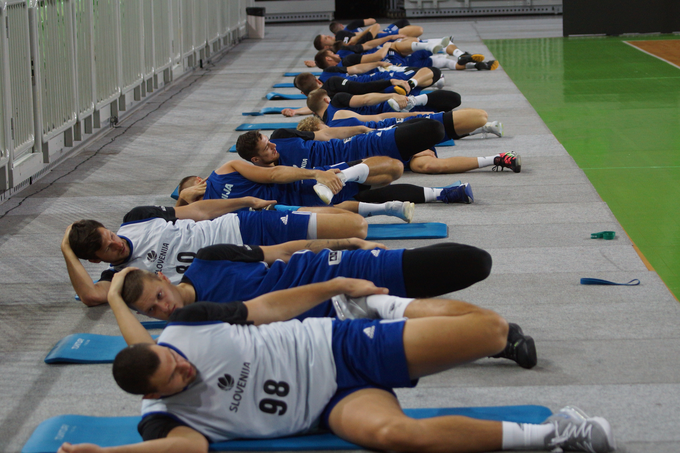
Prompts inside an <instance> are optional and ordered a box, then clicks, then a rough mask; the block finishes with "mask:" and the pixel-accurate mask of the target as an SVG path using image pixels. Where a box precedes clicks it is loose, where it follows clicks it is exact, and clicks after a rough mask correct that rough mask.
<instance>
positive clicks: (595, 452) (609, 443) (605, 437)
mask: <svg viewBox="0 0 680 453" xmlns="http://www.w3.org/2000/svg"><path fill="white" fill-rule="evenodd" d="M543 424H544V425H545V424H551V425H553V426H554V427H555V429H554V431H553V432H552V433H551V434H549V435H548V436H546V438H545V448H546V449H548V450H550V451H554V452H558V451H559V452H561V451H564V450H571V451H574V450H576V451H587V452H590V453H608V452H610V451H614V450H616V442H615V441H614V436H613V434H612V429H611V426H610V425H609V422H608V421H607V420H605V419H604V418H602V417H592V418H591V417H588V415H586V414H585V413H584V412H583V411H582V410H580V409H578V408H576V407H573V406H572V407H570V406H567V407H565V408H563V409H561V410H560V411H558V412H555V413H554V414H553V415H551V416H550V417H548V418H547V419H546V420H545V421H544V422H543Z"/></svg>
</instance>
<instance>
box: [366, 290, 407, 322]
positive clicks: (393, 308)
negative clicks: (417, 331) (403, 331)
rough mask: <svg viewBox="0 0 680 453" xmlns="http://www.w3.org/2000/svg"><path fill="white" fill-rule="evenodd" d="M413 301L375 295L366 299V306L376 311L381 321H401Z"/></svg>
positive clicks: (386, 295) (387, 295) (385, 295)
mask: <svg viewBox="0 0 680 453" xmlns="http://www.w3.org/2000/svg"><path fill="white" fill-rule="evenodd" d="M414 300H415V299H407V298H405V297H397V296H391V295H389V294H376V295H373V296H368V297H366V305H368V307H369V308H372V309H373V310H375V311H377V312H378V315H379V316H380V317H381V318H382V319H401V318H403V317H404V311H406V307H407V306H408V304H410V303H411V302H413V301H414Z"/></svg>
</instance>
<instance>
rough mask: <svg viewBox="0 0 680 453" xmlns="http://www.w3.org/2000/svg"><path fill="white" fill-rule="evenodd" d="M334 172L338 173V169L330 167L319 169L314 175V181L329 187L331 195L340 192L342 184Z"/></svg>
mask: <svg viewBox="0 0 680 453" xmlns="http://www.w3.org/2000/svg"><path fill="white" fill-rule="evenodd" d="M336 173H340V170H338V169H337V168H331V169H330V170H326V171H319V172H317V175H316V182H318V183H319V184H323V185H324V186H326V187H328V188H329V189H331V191H332V192H333V195H336V194H337V193H338V192H340V191H341V190H342V186H343V184H342V181H341V180H340V178H338V177H337V175H336Z"/></svg>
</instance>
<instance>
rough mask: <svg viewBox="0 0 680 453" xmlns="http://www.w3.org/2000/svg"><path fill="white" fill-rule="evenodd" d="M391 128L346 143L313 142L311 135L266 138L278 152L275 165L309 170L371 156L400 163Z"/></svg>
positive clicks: (284, 132)
mask: <svg viewBox="0 0 680 453" xmlns="http://www.w3.org/2000/svg"><path fill="white" fill-rule="evenodd" d="M394 133H395V130H394V129H392V128H389V129H385V130H380V131H371V132H368V133H366V134H359V135H355V136H353V137H350V138H346V139H337V138H334V139H331V140H329V141H317V140H314V133H313V132H303V131H297V130H295V129H277V130H276V131H274V133H273V134H272V135H271V137H270V141H271V142H273V143H274V144H276V150H277V151H278V152H279V165H287V166H291V167H299V168H313V167H321V166H324V165H331V164H333V163H335V162H352V161H356V160H361V159H365V158H367V157H371V156H388V157H392V158H393V159H398V160H401V154H400V153H399V149H398V148H397V142H396V141H395V138H394Z"/></svg>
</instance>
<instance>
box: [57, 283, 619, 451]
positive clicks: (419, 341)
mask: <svg viewBox="0 0 680 453" xmlns="http://www.w3.org/2000/svg"><path fill="white" fill-rule="evenodd" d="M123 272H125V271H123ZM124 277H125V276H124V275H123V274H122V273H121V274H119V275H117V276H116V277H115V278H114V280H113V282H112V285H111V289H110V292H109V304H110V305H111V307H112V309H113V311H114V314H115V315H116V320H117V322H118V325H119V327H120V330H121V332H122V334H123V336H124V338H125V340H126V342H127V343H128V345H130V346H129V347H128V348H126V349H124V350H123V351H121V352H120V353H119V354H118V356H117V357H116V360H115V361H114V364H113V374H114V378H115V379H116V382H117V383H118V385H119V386H120V387H121V388H123V389H124V390H126V391H128V392H130V393H133V394H138V395H144V398H145V399H144V402H143V403H142V416H143V418H142V421H141V422H140V424H139V431H140V433H141V434H142V438H143V439H144V442H142V443H139V444H134V445H128V446H125V447H113V448H111V449H107V450H106V451H112V452H117V451H118V452H123V451H125V452H130V453H134V452H160V451H177V452H180V451H181V452H190V453H193V452H197V453H198V452H201V453H203V452H207V451H208V446H209V442H220V441H227V440H230V439H236V438H273V437H282V436H290V435H295V434H300V433H308V432H310V431H312V430H315V429H316V428H318V427H325V428H328V429H330V430H331V431H332V432H333V433H335V434H336V435H338V436H339V437H341V438H343V439H345V440H347V441H349V442H353V443H356V444H358V445H361V446H362V447H365V448H369V449H373V450H389V451H418V452H429V451H432V452H434V451H478V452H482V451H497V450H501V449H506V450H508V449H544V450H553V449H556V448H558V447H559V448H563V449H565V450H574V449H578V450H582V449H585V448H586V446H587V447H591V449H590V451H594V452H608V451H611V450H612V449H613V448H614V439H613V436H612V433H611V428H610V426H609V423H607V421H606V420H604V419H602V418H597V417H596V418H587V417H586V416H584V415H582V413H581V412H580V411H578V410H575V409H572V408H568V409H566V408H565V409H564V410H562V411H560V412H559V413H557V414H555V415H553V416H551V417H549V418H548V419H547V420H546V421H545V422H544V424H541V425H534V424H519V423H510V422H498V421H487V420H477V419H472V418H467V417H461V416H443V417H434V418H430V419H422V420H415V419H412V418H409V417H407V416H405V415H404V413H403V411H402V409H401V407H400V406H399V402H398V400H397V398H396V396H395V394H394V392H393V390H392V389H393V388H397V387H413V386H415V385H416V383H417V380H418V379H419V378H420V377H424V376H428V375H431V374H435V373H438V372H441V371H445V370H448V369H450V368H453V367H455V366H457V365H461V364H464V363H467V362H470V361H473V360H476V359H479V358H483V357H487V356H492V355H496V354H499V353H501V352H502V351H504V350H505V348H506V346H507V344H508V332H509V326H508V323H507V322H506V321H505V320H504V319H503V318H502V317H500V316H499V315H498V314H496V313H494V312H493V311H490V310H486V309H483V308H480V307H476V306H474V305H471V304H468V303H465V302H461V301H451V305H452V307H453V308H454V310H455V312H454V313H452V315H451V316H438V317H426V318H417V319H408V320H390V321H382V320H367V319H357V320H349V321H344V322H342V321H338V320H333V319H331V318H308V319H305V320H304V321H303V322H300V321H298V320H292V321H287V322H277V321H282V320H286V319H290V318H292V317H294V316H297V315H299V314H300V313H304V312H305V311H307V310H309V309H310V308H312V307H314V306H315V305H316V304H318V303H321V302H323V301H325V300H327V299H329V298H331V297H333V296H337V295H340V294H347V295H349V296H350V297H362V296H370V295H374V294H379V295H385V294H386V293H387V289H385V288H378V287H376V286H375V285H373V284H372V283H370V282H367V281H365V280H354V279H333V280H331V281H329V282H324V283H316V284H312V285H306V286H301V287H298V288H294V289H287V290H284V291H279V292H273V293H269V294H266V295H264V296H260V297H258V298H256V299H253V300H250V301H247V302H245V303H235V304H209V303H202V304H193V305H191V306H189V307H186V308H184V309H181V310H177V311H176V312H175V313H174V314H173V316H172V318H171V320H172V321H179V322H181V323H179V324H173V323H171V324H169V325H168V327H166V328H165V330H164V331H163V333H162V334H161V336H160V337H159V338H158V343H159V344H158V345H156V344H154V342H153V339H152V338H151V336H150V334H149V333H148V332H147V331H146V329H144V328H143V327H142V326H141V324H140V323H139V321H138V320H137V319H136V317H135V316H134V315H133V314H132V313H131V312H130V310H129V309H128V307H127V306H126V305H125V303H124V302H123V299H122V297H121V295H120V294H121V288H122V286H123V280H124ZM201 321H203V322H201ZM205 321H217V322H210V323H206V322H205ZM253 324H254V325H253ZM244 369H245V370H246V372H244ZM225 375H230V376H242V375H247V378H244V380H246V382H247V384H244V385H243V386H242V389H243V392H242V393H241V394H240V395H241V400H240V402H239V404H238V405H237V406H234V404H233V399H232V396H233V395H232V393H231V392H227V391H224V390H223V387H224V384H222V385H220V382H221V381H220V378H221V377H223V376H225ZM84 451H88V452H93V451H96V452H99V451H104V450H101V449H98V447H95V446H93V445H87V444H84V445H75V446H74V445H70V444H63V445H62V447H61V448H60V450H59V453H74V452H84Z"/></svg>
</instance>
